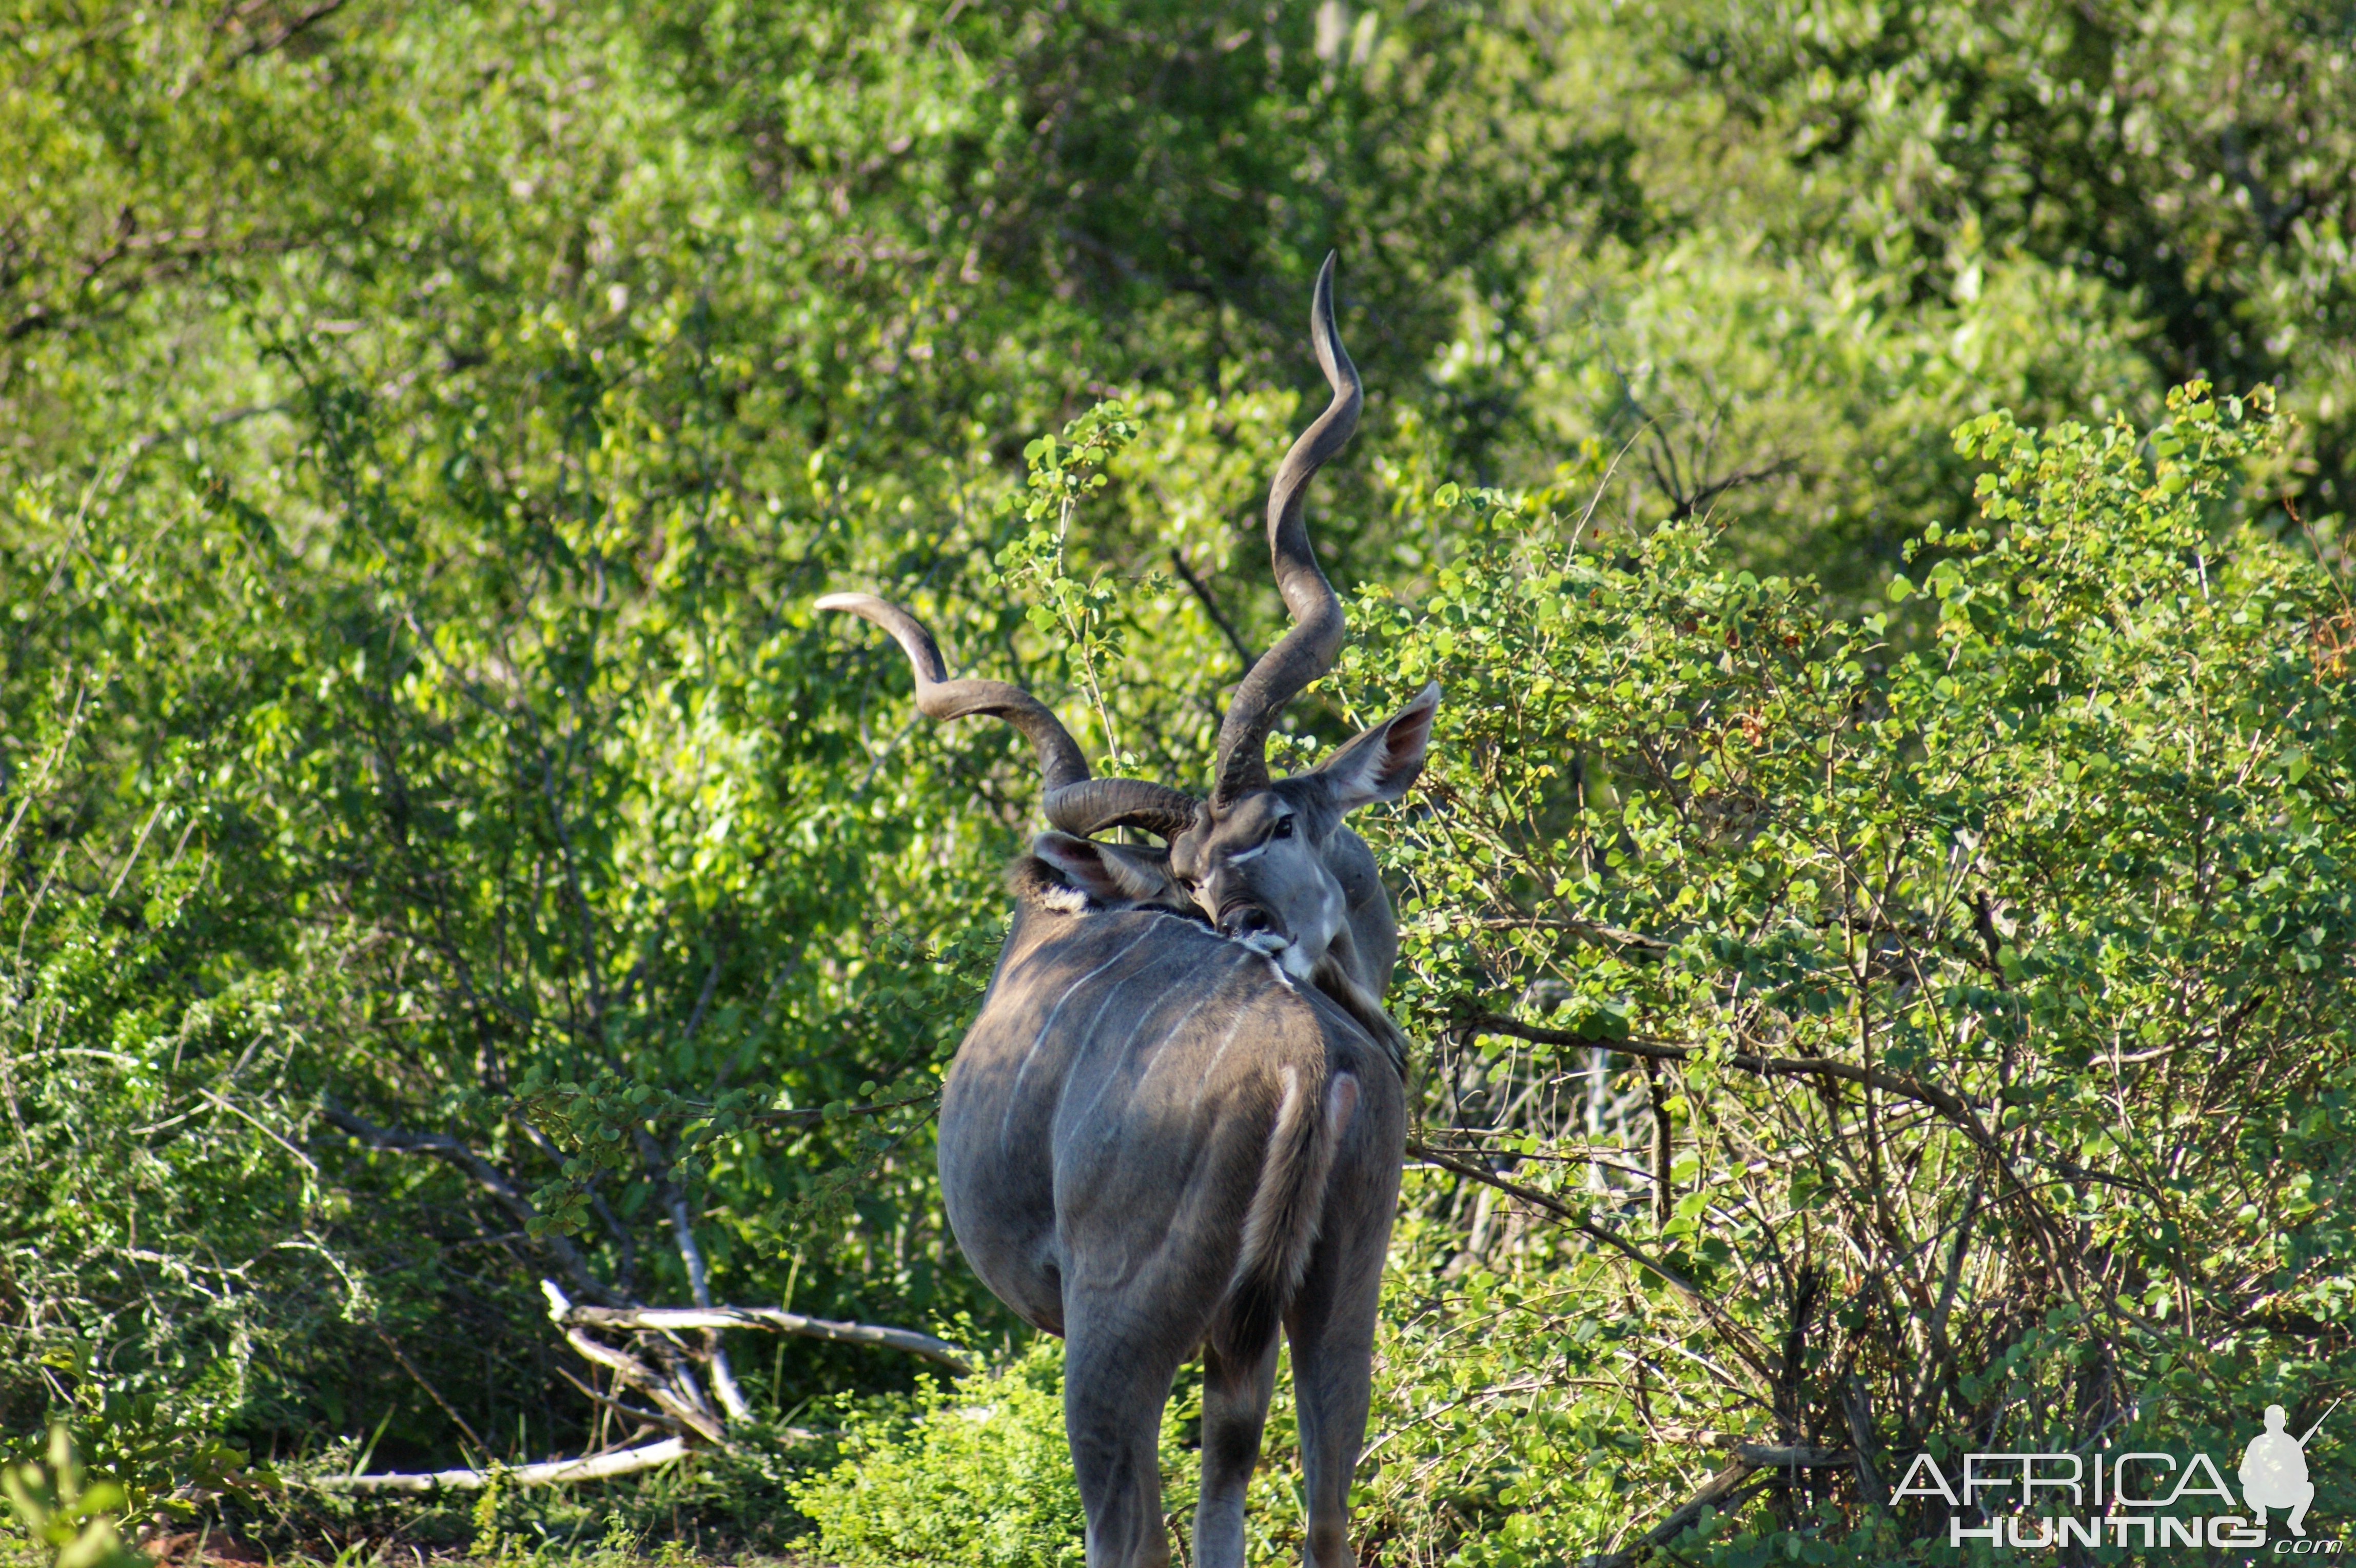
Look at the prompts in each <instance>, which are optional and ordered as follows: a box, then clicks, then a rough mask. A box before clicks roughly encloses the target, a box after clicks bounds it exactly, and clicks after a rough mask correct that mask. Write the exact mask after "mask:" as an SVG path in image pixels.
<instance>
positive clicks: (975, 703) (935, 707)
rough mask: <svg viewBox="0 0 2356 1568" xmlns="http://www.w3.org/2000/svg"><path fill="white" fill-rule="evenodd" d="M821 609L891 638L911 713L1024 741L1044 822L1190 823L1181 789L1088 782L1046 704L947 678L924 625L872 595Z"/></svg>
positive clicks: (1001, 687)
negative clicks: (1034, 757) (904, 661)
mask: <svg viewBox="0 0 2356 1568" xmlns="http://www.w3.org/2000/svg"><path fill="white" fill-rule="evenodd" d="M817 607H818V608H819V609H822V610H848V611H850V612H851V614H852V615H855V616H858V617H860V618H862V619H863V620H869V621H873V622H874V623H875V624H876V625H877V626H880V627H882V628H883V629H884V630H885V631H888V632H890V633H891V634H892V637H893V639H894V640H895V641H896V642H898V643H899V645H900V647H901V649H902V650H903V651H905V653H906V654H907V655H908V665H909V668H910V669H911V670H912V671H915V674H916V711H917V712H918V713H920V714H924V715H925V716H926V718H932V719H956V718H963V717H964V716H965V715H966V714H989V715H991V717H992V718H999V719H1004V720H1005V721H1006V722H1007V723H1008V724H1010V725H1013V726H1014V727H1015V728H1016V729H1019V730H1021V731H1022V732H1023V735H1024V736H1026V737H1028V738H1029V740H1030V742H1031V746H1032V748H1033V750H1034V751H1036V752H1037V753H1038V754H1039V771H1040V773H1041V774H1042V775H1043V780H1042V782H1043V787H1044V798H1043V800H1042V802H1041V803H1042V805H1043V806H1044V809H1045V811H1046V813H1047V822H1048V823H1049V824H1050V825H1051V826H1053V827H1056V828H1060V829H1062V830H1063V831H1064V832H1067V833H1077V834H1078V835H1080V836H1081V837H1083V838H1086V837H1087V836H1088V835H1089V834H1091V833H1098V832H1103V831H1104V830H1105V829H1107V828H1113V827H1141V828H1143V829H1145V830H1146V831H1147V832H1152V833H1159V834H1160V835H1161V836H1162V837H1163V838H1165V839H1167V838H1173V837H1175V836H1176V835H1177V834H1179V833H1182V832H1185V831H1186V829H1188V828H1189V827H1191V826H1193V825H1194V807H1195V801H1194V797H1193V796H1192V795H1189V794H1187V793H1185V792H1184V791H1183V790H1180V789H1170V788H1169V787H1167V786H1166V785H1162V784H1155V783H1151V782H1150V781H1148V780H1146V779H1092V778H1090V777H1089V776H1088V759H1087V755H1086V754H1085V753H1083V752H1082V751H1081V750H1080V746H1079V743H1078V742H1077V741H1076V740H1074V739H1073V738H1072V733H1071V731H1069V730H1067V729H1066V728H1065V727H1064V722H1063V721H1062V720H1061V719H1059V718H1057V717H1056V716H1055V713H1054V712H1053V711H1052V710H1051V709H1049V708H1048V706H1047V704H1046V703H1043V702H1041V701H1040V700H1039V699H1038V698H1036V697H1034V696H1033V695H1032V694H1031V693H1028V692H1026V691H1024V690H1023V688H1022V687H1020V686H1016V685H1012V684H1010V683H1009V682H1004V681H976V680H959V681H952V680H950V679H949V674H948V664H947V663H946V662H945V661H944V660H942V658H941V650H940V645H939V644H938V643H937V642H935V641H934V640H933V634H932V633H931V632H929V631H926V629H925V627H924V623H923V622H921V621H919V620H917V619H916V617H914V616H912V615H910V614H909V613H908V612H907V611H906V610H904V609H902V608H901V607H899V606H897V605H895V604H893V603H892V602H890V601H889V600H887V599H879V598H877V597H876V596H874V595H873V594H829V595H827V596H825V597H824V598H821V599H819V601H818V605H817Z"/></svg>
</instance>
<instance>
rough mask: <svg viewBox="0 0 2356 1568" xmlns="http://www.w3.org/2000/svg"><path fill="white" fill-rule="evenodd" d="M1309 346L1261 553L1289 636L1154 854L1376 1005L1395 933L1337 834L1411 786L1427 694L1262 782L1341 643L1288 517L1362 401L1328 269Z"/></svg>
mask: <svg viewBox="0 0 2356 1568" xmlns="http://www.w3.org/2000/svg"><path fill="white" fill-rule="evenodd" d="M1310 335H1311V338H1312V341H1313V342H1314V343H1315V344H1316V348H1317V362H1318V364H1319V365H1320V366H1321V367H1322V368H1323V370H1324V371H1325V380H1326V381H1327V382H1328V383H1329V384H1330V385H1331V386H1332V387H1333V402H1332V403H1329V404H1328V405H1327V406H1326V409H1325V412H1324V413H1323V414H1321V415H1320V416H1319V417H1318V420H1317V422H1316V423H1315V424H1312V425H1311V426H1310V427H1309V428H1308V429H1307V430H1305V431H1303V432H1302V433H1301V438H1300V439H1299V440H1298V441H1295V442H1294V443H1293V444H1292V449H1291V450H1290V452H1288V453H1286V454H1285V457H1284V462H1283V465H1282V466H1281V467H1279V468H1278V469H1277V473H1276V482H1275V483H1274V484H1273V485H1272V486H1271V487H1270V488H1269V498H1268V545H1269V556H1270V558H1271V559H1272V561H1273V563H1274V565H1275V569H1276V582H1277V587H1278V588H1279V589H1280V591H1281V592H1282V594H1283V595H1284V603H1285V607H1286V608H1287V609H1288V610H1290V612H1291V614H1292V621H1293V625H1292V629H1291V630H1290V631H1288V632H1286V633H1285V635H1284V639H1283V640H1281V641H1280V642H1279V643H1278V644H1277V645H1276V646H1275V647H1274V648H1271V649H1269V650H1268V652H1267V653H1265V654H1263V655H1262V656H1261V657H1260V660H1259V661H1258V663H1257V664H1255V665H1253V666H1252V669H1251V671H1250V673H1249V674H1248V675H1247V676H1246V677H1245V678H1244V682H1243V684H1242V686H1241V687H1239V688H1238V689H1237V692H1236V695H1235V700H1234V701H1233V702H1232V703H1229V704H1228V707H1227V713H1226V719H1225V720H1224V721H1223V722H1222V723H1221V724H1220V725H1219V749H1218V760H1217V763H1216V765H1215V772H1214V782H1213V786H1212V789H1211V798H1210V799H1209V800H1206V801H1205V802H1203V804H1202V805H1201V807H1200V808H1199V809H1198V810H1197V811H1196V812H1195V815H1194V821H1193V822H1189V823H1188V824H1187V825H1186V826H1185V828H1184V829H1183V831H1182V832H1179V833H1178V835H1177V836H1176V837H1174V838H1173V839H1172V840H1171V841H1170V869H1171V871H1172V873H1173V875H1175V876H1176V877H1177V878H1178V880H1179V881H1180V882H1181V883H1182V884H1183V885H1184V886H1185V887H1186V888H1187V889H1188V890H1189V891H1190V892H1191V893H1192V894H1193V895H1194V900H1195V902H1196V903H1197V904H1198V905H1199V906H1200V907H1201V908H1202V910H1203V912H1204V913H1205V915H1208V916H1209V917H1210V918H1211V919H1212V921H1213V922H1214V923H1215V924H1216V925H1217V926H1218V928H1219V929H1220V930H1222V931H1224V932H1226V934H1227V935H1229V936H1231V937H1233V938H1235V939H1237V940H1239V941H1243V942H1246V943H1248V944H1249V945H1251V946H1253V947H1256V948H1258V949H1259V950H1261V951H1263V952H1266V953H1268V954H1269V956H1270V957H1272V958H1274V959H1275V960H1276V961H1277V962H1278V963H1280V965H1282V966H1283V968H1284V969H1285V970H1286V972H1289V973H1290V974H1292V975H1293V976H1295V977H1296V978H1298V979H1301V980H1311V981H1319V982H1321V983H1328V984H1329V988H1331V986H1332V983H1333V982H1332V977H1333V974H1334V972H1338V973H1339V974H1340V975H1341V976H1344V977H1346V978H1347V980H1348V981H1350V982H1352V983H1355V985H1356V986H1357V987H1359V988H1360V989H1361V990H1362V991H1363V992H1364V993H1367V994H1369V995H1372V996H1377V997H1378V996H1380V995H1381V994H1382V992H1383V990H1384V988H1385V987H1386V986H1387V984H1388V983H1389V982H1390V972H1391V965H1392V963H1393V962H1394V961H1396V960H1397V958H1398V925H1397V922H1396V921H1395V920H1394V919H1393V918H1392V916H1391V908H1390V899H1389V897H1387V895H1386V894H1385V893H1384V891H1383V885H1382V880H1381V878H1380V877H1379V876H1378V875H1376V869H1375V862H1374V856H1373V855H1372V854H1369V853H1368V852H1367V850H1366V846H1365V842H1364V841H1363V840H1361V839H1360V838H1359V837H1358V835H1357V834H1356V833H1355V832H1351V831H1350V830H1349V828H1348V827H1347V826H1345V825H1344V822H1343V819H1344V818H1345V817H1347V816H1348V815H1349V814H1350V813H1351V812H1352V811H1356V810H1357V809H1358V808H1359V807H1361V806H1364V805H1367V804H1369V803H1371V802H1373V801H1376V800H1398V798H1399V797H1400V796H1401V795H1403V794H1405V793H1406V792H1407V789H1408V785H1410V784H1412V783H1414V782H1415V779H1416V775H1417V774H1418V773H1419V772H1421V771H1422V768H1423V755H1424V748H1425V746H1426V745H1427V744H1428V743H1429V742H1430V738H1431V720H1432V714H1433V713H1434V712H1435V711H1436V710H1437V708H1438V707H1439V704H1440V688H1439V686H1438V685H1436V684H1435V685H1428V686H1426V687H1425V688H1424V689H1423V690H1422V691H1421V692H1419V693H1416V696H1415V698H1414V700H1413V701H1411V702H1409V703H1408V704H1407V706H1405V707H1403V708H1401V709H1400V710H1399V711H1398V713H1396V714H1392V715H1391V716H1390V717H1389V718H1387V719H1385V720H1384V721H1383V722H1382V723H1380V724H1378V725H1375V726H1374V727H1373V728H1371V729H1369V730H1366V731H1365V732H1363V733H1362V734H1360V735H1358V736H1355V738H1354V739H1352V740H1351V741H1350V742H1349V743H1348V744H1346V745H1344V746H1342V747H1340V748H1339V749H1338V750H1336V751H1335V752H1334V753H1333V755H1332V756H1331V757H1327V758H1326V759H1325V760H1324V761H1323V762H1322V763H1320V764H1318V765H1317V766H1316V767H1315V768H1310V769H1308V770H1307V771H1305V772H1301V773H1296V774H1294V775H1292V776H1291V777H1290V778H1289V779H1277V780H1274V781H1271V780H1270V779H1269V776H1268V756H1267V753H1268V736H1269V730H1270V729H1271V728H1273V727H1274V726H1275V724H1276V721H1277V718H1278V715H1279V714H1281V713H1282V712H1283V710H1284V705H1285V704H1286V703H1289V702H1290V701H1291V700H1292V699H1293V698H1294V697H1295V696H1298V695H1299V694H1300V693H1301V691H1302V690H1303V689H1304V688H1306V687H1307V686H1308V685H1309V683H1310V682H1312V681H1314V680H1316V679H1317V678H1318V677H1319V676H1321V675H1323V674H1324V673H1325V672H1326V671H1328V670H1330V669H1332V668H1333V660H1334V658H1335V656H1336V655H1338V654H1339V653H1340V652H1341V650H1342V638H1343V633H1344V622H1343V617H1342V601H1341V599H1340V598H1339V597H1338V596H1336V595H1335V594H1334V592H1333V585H1331V584H1329V583H1328V582H1326V580H1325V574H1324V572H1323V570H1321V569H1320V568H1319V566H1318V564H1317V556H1316V553H1315V552H1314V551H1313V550H1312V548H1311V546H1310V542H1309V530H1308V527H1307V524H1306V523H1305V521H1303V518H1302V511H1303V504H1304V502H1305V501H1306V499H1307V494H1308V489H1309V480H1310V478H1311V477H1312V475H1314V474H1315V473H1316V472H1317V470H1318V468H1319V467H1321V466H1323V464H1324V462H1325V461H1326V459H1327V458H1329V457H1331V456H1333V454H1334V453H1336V452H1338V451H1340V450H1341V448H1342V445H1343V443H1344V442H1346V441H1347V440H1349V438H1350V435H1351V433H1352V431H1354V430H1355V428H1356V427H1357V423H1358V408H1359V404H1360V402H1361V401H1362V392H1361V390H1360V386H1359V381H1358V371H1357V367H1356V366H1355V365H1353V364H1351V363H1350V356H1349V355H1348V354H1347V353H1346V352H1344V349H1343V348H1342V343H1341V339H1340V338H1339V337H1337V336H1336V335H1335V332H1334V329H1333V257H1332V256H1330V255H1329V256H1327V257H1326V258H1325V264H1324V266H1323V267H1322V268H1321V269H1319V271H1318V274H1317V292H1316V295H1315V298H1314V300H1313V302H1312V306H1311V310H1310Z"/></svg>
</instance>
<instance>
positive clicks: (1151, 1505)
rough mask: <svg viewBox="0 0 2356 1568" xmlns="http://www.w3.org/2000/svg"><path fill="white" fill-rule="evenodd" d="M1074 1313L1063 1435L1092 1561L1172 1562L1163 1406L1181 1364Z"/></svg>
mask: <svg viewBox="0 0 2356 1568" xmlns="http://www.w3.org/2000/svg"><path fill="white" fill-rule="evenodd" d="M1087 1316H1093V1315H1087V1314H1075V1315H1074V1316H1073V1317H1072V1318H1071V1319H1069V1320H1068V1321H1067V1324H1066V1338H1065V1341H1064V1434H1065V1435H1066V1437H1067V1438H1069V1439H1070V1440H1071V1444H1072V1468H1073V1470H1074V1472H1075V1473H1076V1476H1077V1477H1078V1479H1079V1483H1080V1502H1081V1504H1082V1505H1083V1506H1084V1507H1085V1508H1086V1509H1087V1516H1088V1532H1087V1552H1088V1568H1167V1564H1168V1563H1169V1562H1170V1538H1169V1535H1168V1533H1167V1532H1166V1531H1165V1530H1163V1529H1162V1465H1161V1459H1162V1454H1161V1448H1162V1443H1161V1439H1162V1406H1163V1405H1165V1404H1167V1403H1168V1402H1170V1380H1171V1379H1172V1377H1173V1376H1174V1375H1175V1374H1176V1372H1177V1370H1178V1367H1177V1363H1176V1362H1175V1361H1174V1360H1171V1361H1167V1362H1165V1361H1164V1360H1163V1359H1162V1358H1161V1357H1160V1356H1158V1355H1156V1354H1154V1353H1153V1351H1152V1350H1151V1349H1150V1348H1143V1347H1141V1346H1140V1345H1139V1344H1138V1343H1137V1342H1136V1340H1135V1339H1134V1338H1130V1337H1116V1336H1115V1335H1113V1334H1110V1333H1107V1332H1105V1331H1103V1330H1102V1329H1100V1328H1098V1329H1092V1328H1091V1326H1090V1325H1089V1324H1088V1322H1087Z"/></svg>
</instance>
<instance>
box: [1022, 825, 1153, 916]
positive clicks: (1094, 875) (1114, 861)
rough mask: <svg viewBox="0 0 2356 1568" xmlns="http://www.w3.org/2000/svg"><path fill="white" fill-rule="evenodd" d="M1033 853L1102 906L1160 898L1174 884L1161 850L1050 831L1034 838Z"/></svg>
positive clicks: (1094, 903)
mask: <svg viewBox="0 0 2356 1568" xmlns="http://www.w3.org/2000/svg"><path fill="white" fill-rule="evenodd" d="M1031 853H1032V854H1034V855H1036V856H1038V857H1039V858H1040V859H1041V860H1043V861H1044V862H1046V863H1047V865H1048V866H1049V867H1050V868H1051V869H1053V870H1054V871H1055V875H1058V876H1060V877H1062V878H1063V879H1064V881H1065V882H1066V884H1067V885H1068V886H1071V887H1072V888H1073V889H1074V890H1076V892H1078V893H1079V895H1080V896H1081V897H1083V898H1085V899H1087V902H1088V903H1089V904H1091V905H1093V906H1096V907H1097V908H1119V907H1121V906H1123V905H1128V904H1136V903H1141V902H1143V901H1144V900H1147V899H1150V898H1153V897H1159V896H1160V895H1161V894H1162V892H1163V891H1165V890H1166V889H1167V888H1168V887H1169V886H1170V872H1169V868H1168V866H1167V865H1166V864H1165V863H1164V861H1163V858H1162V851H1160V850H1148V849H1131V848H1130V847H1128V846H1126V845H1123V844H1111V843H1097V842H1096V841H1095V840H1094V839H1084V838H1075V837H1073V836H1072V835H1071V834H1070V833H1059V832H1046V833H1041V834H1040V835H1039V836H1038V837H1037V838H1034V839H1033V840H1032V841H1031Z"/></svg>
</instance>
